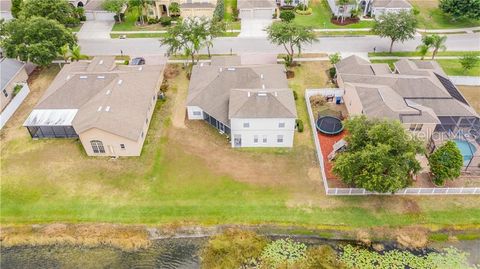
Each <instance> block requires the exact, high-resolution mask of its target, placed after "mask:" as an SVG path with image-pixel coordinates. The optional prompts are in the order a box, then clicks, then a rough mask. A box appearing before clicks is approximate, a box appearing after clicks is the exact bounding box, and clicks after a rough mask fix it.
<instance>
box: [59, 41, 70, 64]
mask: <svg viewBox="0 0 480 269" xmlns="http://www.w3.org/2000/svg"><path fill="white" fill-rule="evenodd" d="M69 52H70V48H69V47H68V44H65V45H63V46H61V47H60V50H59V51H58V56H60V57H62V59H63V61H64V62H65V64H67V62H68V59H69V57H70V56H69ZM58 65H59V66H60V67H62V65H61V64H60V63H59V64H58Z"/></svg>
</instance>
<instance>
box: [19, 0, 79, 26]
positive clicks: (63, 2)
mask: <svg viewBox="0 0 480 269" xmlns="http://www.w3.org/2000/svg"><path fill="white" fill-rule="evenodd" d="M20 16H21V17H23V18H26V19H28V18H31V17H44V18H47V19H52V20H56V21H58V22H59V23H61V24H63V25H65V26H73V25H78V24H79V23H80V20H79V18H77V15H76V13H75V10H74V7H73V6H72V5H70V4H69V3H68V1H67V0H24V2H23V5H22V11H21V12H20Z"/></svg>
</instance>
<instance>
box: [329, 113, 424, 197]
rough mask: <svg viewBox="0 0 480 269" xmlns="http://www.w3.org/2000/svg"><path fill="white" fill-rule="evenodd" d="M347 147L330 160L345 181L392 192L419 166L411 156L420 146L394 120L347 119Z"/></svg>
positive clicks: (403, 185)
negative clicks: (332, 160)
mask: <svg viewBox="0 0 480 269" xmlns="http://www.w3.org/2000/svg"><path fill="white" fill-rule="evenodd" d="M345 128H346V130H347V132H348V134H347V136H346V137H345V139H346V141H347V143H348V147H347V150H346V151H345V152H343V153H340V154H339V155H338V156H337V157H336V159H335V160H334V165H333V172H334V173H335V174H337V175H338V176H340V178H341V179H342V180H343V181H344V182H345V183H347V184H349V185H354V186H355V187H360V188H365V189H367V190H369V191H376V192H381V193H387V192H395V191H397V190H399V189H401V188H405V187H407V186H408V185H409V184H410V175H411V174H414V173H417V172H418V171H419V170H420V164H419V162H418V161H417V160H416V159H415V156H416V154H417V153H420V152H422V150H423V147H422V145H421V143H420V142H419V141H417V140H416V139H413V138H411V137H410V136H409V135H408V133H407V131H406V130H405V128H404V127H403V126H402V124H401V123H400V122H398V121H390V120H372V119H367V118H366V117H365V116H361V117H353V118H351V119H349V120H347V122H346V124H345Z"/></svg>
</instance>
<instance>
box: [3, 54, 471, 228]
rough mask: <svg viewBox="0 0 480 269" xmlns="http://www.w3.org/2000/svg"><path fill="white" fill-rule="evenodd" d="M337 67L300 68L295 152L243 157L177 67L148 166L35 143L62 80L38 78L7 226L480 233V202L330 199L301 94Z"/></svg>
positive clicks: (20, 141) (7, 144)
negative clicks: (195, 106) (40, 104)
mask: <svg viewBox="0 0 480 269" xmlns="http://www.w3.org/2000/svg"><path fill="white" fill-rule="evenodd" d="M329 67H330V65H329V63H327V62H315V63H304V64H302V66H299V67H295V68H294V71H295V78H294V79H291V81H290V85H291V87H292V88H293V89H294V90H295V91H297V93H298V94H299V98H298V100H297V101H296V102H297V107H298V115H299V118H300V119H302V120H303V121H304V123H305V131H304V132H303V133H301V134H296V137H295V146H294V148H292V149H282V150H280V149H272V150H234V149H231V148H230V147H229V144H228V141H227V139H226V138H225V137H224V136H221V135H219V134H218V133H217V132H216V131H214V130H213V128H210V127H208V126H207V125H206V124H205V123H203V122H188V121H185V98H186V95H187V86H188V81H187V79H186V75H185V72H184V71H183V70H181V68H180V67H179V66H170V67H169V72H167V75H166V77H170V80H169V85H170V89H169V90H168V92H167V99H166V101H165V102H164V103H158V104H157V106H156V110H155V113H154V116H153V118H152V121H151V126H150V129H149V132H148V135H147V139H146V142H145V145H144V149H143V153H142V156H141V157H131V158H119V159H117V160H111V159H110V158H94V157H87V156H86V155H85V153H84V151H83V149H82V147H81V145H80V143H79V142H78V141H75V140H66V139H65V140H62V139H58V140H32V139H31V138H30V137H29V135H28V132H27V131H26V130H25V128H23V127H21V125H22V123H23V121H24V120H25V118H26V117H27V115H28V113H29V112H30V111H31V109H32V107H33V106H34V105H35V103H36V102H37V101H38V99H39V98H40V96H41V95H42V94H43V92H44V91H45V89H46V87H47V86H48V85H49V83H50V82H51V80H52V79H53V77H54V75H55V74H56V72H58V67H57V66H51V67H50V68H47V69H45V70H43V71H42V72H41V73H40V74H37V75H34V76H33V80H32V81H31V83H30V86H31V91H32V92H31V94H30V95H29V96H28V97H27V99H26V102H25V103H24V104H23V105H22V106H21V108H20V109H19V111H18V112H17V113H16V114H15V116H14V117H13V119H12V120H11V121H9V122H8V123H7V125H6V127H4V129H2V130H1V133H0V135H1V140H2V143H1V145H0V149H1V155H2V158H1V162H2V163H1V164H2V169H1V171H0V176H1V179H2V180H1V182H0V186H1V198H2V200H1V205H0V209H1V212H2V215H1V223H2V224H22V223H47V222H72V223H78V222H115V223H138V224H165V223H170V224H177V225H182V224H186V225H187V224H223V223H238V224H256V223H276V224H294V225H308V226H311V227H326V226H331V227H335V228H338V229H339V228H341V227H346V228H354V227H373V226H384V227H385V226H389V227H396V226H405V225H425V226H428V227H432V228H433V227H439V226H446V225H455V226H457V227H459V226H462V225H465V226H467V225H468V226H470V227H472V226H478V225H480V207H479V206H478V198H477V197H474V196H451V197H446V196H435V197H413V196H410V197H400V196H391V197H390V196H370V197H328V198H327V197H326V196H325V193H324V189H323V186H322V181H321V178H320V172H319V169H318V163H317V162H316V157H315V152H314V147H313V141H312V137H311V132H310V127H309V125H308V120H307V113H306V107H305V102H304V96H303V93H304V90H305V88H318V87H325V86H327V85H328V84H327V76H326V73H325V71H326V70H327V68H329Z"/></svg>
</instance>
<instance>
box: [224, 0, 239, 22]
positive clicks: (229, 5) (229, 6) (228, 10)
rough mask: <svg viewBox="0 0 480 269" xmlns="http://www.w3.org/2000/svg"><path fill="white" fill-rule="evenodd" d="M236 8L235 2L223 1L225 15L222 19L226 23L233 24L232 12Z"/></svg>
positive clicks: (235, 0)
mask: <svg viewBox="0 0 480 269" xmlns="http://www.w3.org/2000/svg"><path fill="white" fill-rule="evenodd" d="M236 6H237V0H225V14H224V16H223V18H224V19H225V21H227V22H233V20H234V18H233V10H234V9H235V8H236Z"/></svg>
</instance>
